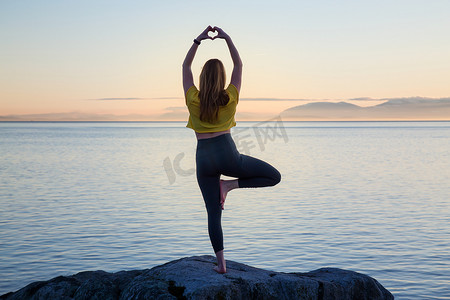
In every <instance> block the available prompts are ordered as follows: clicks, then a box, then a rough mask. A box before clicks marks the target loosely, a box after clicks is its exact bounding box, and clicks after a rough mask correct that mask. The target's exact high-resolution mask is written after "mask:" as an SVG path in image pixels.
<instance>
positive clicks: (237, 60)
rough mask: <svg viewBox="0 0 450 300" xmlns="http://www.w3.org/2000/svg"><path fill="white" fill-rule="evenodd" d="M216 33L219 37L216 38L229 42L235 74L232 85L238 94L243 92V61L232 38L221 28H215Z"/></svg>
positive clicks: (232, 74) (232, 75)
mask: <svg viewBox="0 0 450 300" xmlns="http://www.w3.org/2000/svg"><path fill="white" fill-rule="evenodd" d="M213 30H214V31H217V36H215V37H214V38H220V39H224V40H225V41H226V42H227V45H228V49H229V50H230V54H231V59H232V60H233V65H234V67H233V73H231V82H230V83H231V84H233V85H234V86H235V87H236V88H237V90H238V92H240V90H241V80H242V60H241V57H240V56H239V52H238V51H237V49H236V47H235V46H234V44H233V41H232V40H231V38H230V36H229V35H228V34H226V33H225V32H224V31H223V30H222V29H221V28H219V27H214V28H213Z"/></svg>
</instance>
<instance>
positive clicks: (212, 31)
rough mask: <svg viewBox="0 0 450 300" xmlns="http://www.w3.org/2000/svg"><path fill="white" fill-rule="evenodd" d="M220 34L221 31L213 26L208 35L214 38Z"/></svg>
mask: <svg viewBox="0 0 450 300" xmlns="http://www.w3.org/2000/svg"><path fill="white" fill-rule="evenodd" d="M218 34H219V32H218V31H217V30H215V29H214V28H212V29H211V30H210V31H208V36H209V37H210V38H211V39H212V40H214V39H215V38H216V37H217V35H218Z"/></svg>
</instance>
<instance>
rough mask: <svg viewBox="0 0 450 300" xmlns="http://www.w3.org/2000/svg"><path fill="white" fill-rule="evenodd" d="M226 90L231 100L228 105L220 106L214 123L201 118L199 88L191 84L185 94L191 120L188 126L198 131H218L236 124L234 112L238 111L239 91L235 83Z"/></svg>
mask: <svg viewBox="0 0 450 300" xmlns="http://www.w3.org/2000/svg"><path fill="white" fill-rule="evenodd" d="M225 91H226V92H227V94H228V96H229V97H230V100H229V101H228V103H227V104H226V105H223V106H220V107H219V116H218V118H217V121H216V122H215V123H214V124H212V123H209V122H203V121H201V120H200V98H199V97H198V89H197V88H196V87H195V85H193V86H191V87H190V88H189V89H188V91H187V92H186V95H185V96H186V105H187V107H188V110H189V120H188V123H187V125H186V127H188V128H192V129H194V130H195V131H196V132H217V131H223V130H227V129H230V128H231V127H233V126H236V121H235V120H234V114H235V113H236V105H237V104H238V102H239V93H238V90H237V88H236V87H235V86H234V85H233V84H230V85H229V86H228V87H227V88H226V90H225Z"/></svg>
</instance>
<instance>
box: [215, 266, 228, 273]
mask: <svg viewBox="0 0 450 300" xmlns="http://www.w3.org/2000/svg"><path fill="white" fill-rule="evenodd" d="M213 269H214V271H216V272H217V273H219V274H225V273H226V272H227V270H226V269H225V268H220V267H219V266H215V267H214V268H213Z"/></svg>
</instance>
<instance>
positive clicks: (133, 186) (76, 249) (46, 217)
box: [0, 122, 450, 299]
mask: <svg viewBox="0 0 450 300" xmlns="http://www.w3.org/2000/svg"><path fill="white" fill-rule="evenodd" d="M184 125H185V123H184V122H183V123H45V122H44V123H26V122H24V123H14V122H12V123H0V174H1V177H0V294H3V293H6V292H9V291H14V290H17V289H19V288H21V287H23V286H24V285H26V284H28V283H30V282H32V281H36V280H47V279H50V278H52V277H55V276H58V275H69V274H73V273H76V272H79V271H84V270H98V269H102V270H105V271H119V270H130V269H144V268H151V267H153V266H155V265H158V264H161V263H165V262H167V261H170V260H173V259H177V258H180V257H184V256H192V255H203V254H211V255H213V254H214V253H213V251H212V247H211V245H210V242H209V238H208V233H207V227H206V211H205V208H204V204H203V199H202V198H201V194H200V191H199V189H198V186H197V182H196V178H195V175H194V174H193V172H194V167H195V165H194V159H195V146H196V140H195V137H194V134H193V132H192V131H191V130H190V129H187V128H185V127H184ZM232 135H233V137H234V138H235V141H236V143H237V145H238V148H239V150H240V151H241V152H243V153H247V154H250V155H253V156H256V157H258V158H261V159H264V160H266V161H268V162H270V163H271V164H272V165H274V166H275V167H276V168H278V169H279V170H280V172H281V174H282V176H283V178H282V181H281V183H280V184H279V185H277V186H276V187H270V188H262V189H240V190H234V191H232V192H231V193H230V194H229V195H228V198H227V202H226V204H225V211H224V214H223V221H222V222H223V228H224V235H225V251H226V258H227V259H230V260H236V261H239V262H242V263H246V264H250V265H252V266H256V267H261V268H266V269H272V270H277V271H285V272H307V271H310V270H314V269H317V268H320V267H338V268H344V269H351V270H355V271H359V272H363V273H366V274H368V275H370V276H373V277H375V278H376V279H377V280H378V281H380V283H381V284H383V285H384V286H385V287H386V288H387V289H389V290H390V291H391V292H392V293H393V294H394V295H395V296H396V299H450V122H284V123H283V124H281V123H279V122H270V123H246V122H240V123H239V124H238V127H236V128H234V129H233V131H232Z"/></svg>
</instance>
